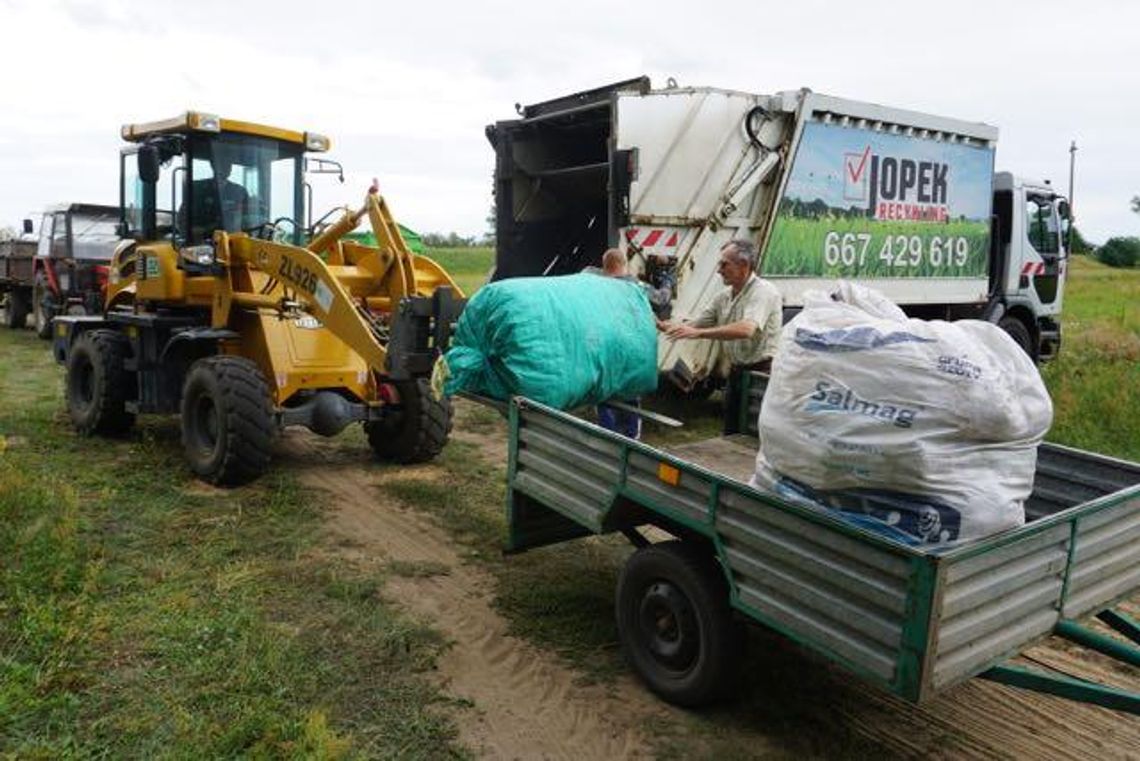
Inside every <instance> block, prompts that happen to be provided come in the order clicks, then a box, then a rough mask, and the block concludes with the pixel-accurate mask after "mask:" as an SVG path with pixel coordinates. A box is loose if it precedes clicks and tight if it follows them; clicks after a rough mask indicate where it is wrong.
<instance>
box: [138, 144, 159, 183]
mask: <svg viewBox="0 0 1140 761" xmlns="http://www.w3.org/2000/svg"><path fill="white" fill-rule="evenodd" d="M138 161H139V179H141V180H142V181H143V182H145V183H146V184H148V185H153V184H154V183H156V182H158V174H159V166H160V164H161V161H160V159H159V156H158V148H157V147H155V146H153V145H141V146H139V153H138Z"/></svg>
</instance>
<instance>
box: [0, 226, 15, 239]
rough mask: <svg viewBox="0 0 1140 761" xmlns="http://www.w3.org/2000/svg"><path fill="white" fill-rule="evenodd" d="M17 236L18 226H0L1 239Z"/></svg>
mask: <svg viewBox="0 0 1140 761" xmlns="http://www.w3.org/2000/svg"><path fill="white" fill-rule="evenodd" d="M17 237H18V236H17V235H16V228H14V227H0V241H6V240H15V239H16V238H17Z"/></svg>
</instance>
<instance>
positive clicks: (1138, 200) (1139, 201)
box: [1132, 196, 1140, 214]
mask: <svg viewBox="0 0 1140 761" xmlns="http://www.w3.org/2000/svg"><path fill="white" fill-rule="evenodd" d="M1132 211H1134V212H1136V213H1137V214H1140V196H1132Z"/></svg>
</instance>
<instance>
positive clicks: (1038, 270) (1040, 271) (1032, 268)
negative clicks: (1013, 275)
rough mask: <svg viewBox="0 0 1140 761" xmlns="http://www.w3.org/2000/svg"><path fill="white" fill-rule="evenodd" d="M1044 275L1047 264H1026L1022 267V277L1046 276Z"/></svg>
mask: <svg viewBox="0 0 1140 761" xmlns="http://www.w3.org/2000/svg"><path fill="white" fill-rule="evenodd" d="M1044 274H1045V262H1026V263H1025V264H1023V265H1021V275H1022V277H1028V276H1030V275H1044Z"/></svg>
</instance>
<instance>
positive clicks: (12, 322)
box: [4, 288, 28, 330]
mask: <svg viewBox="0 0 1140 761" xmlns="http://www.w3.org/2000/svg"><path fill="white" fill-rule="evenodd" d="M27 322H28V293H27V291H25V290H24V289H23V288H13V289H12V290H10V291H8V294H7V296H6V297H5V306H4V324H5V325H6V326H8V327H9V328H11V329H12V330H19V329H21V328H23V327H24V326H25V325H26V324H27Z"/></svg>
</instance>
